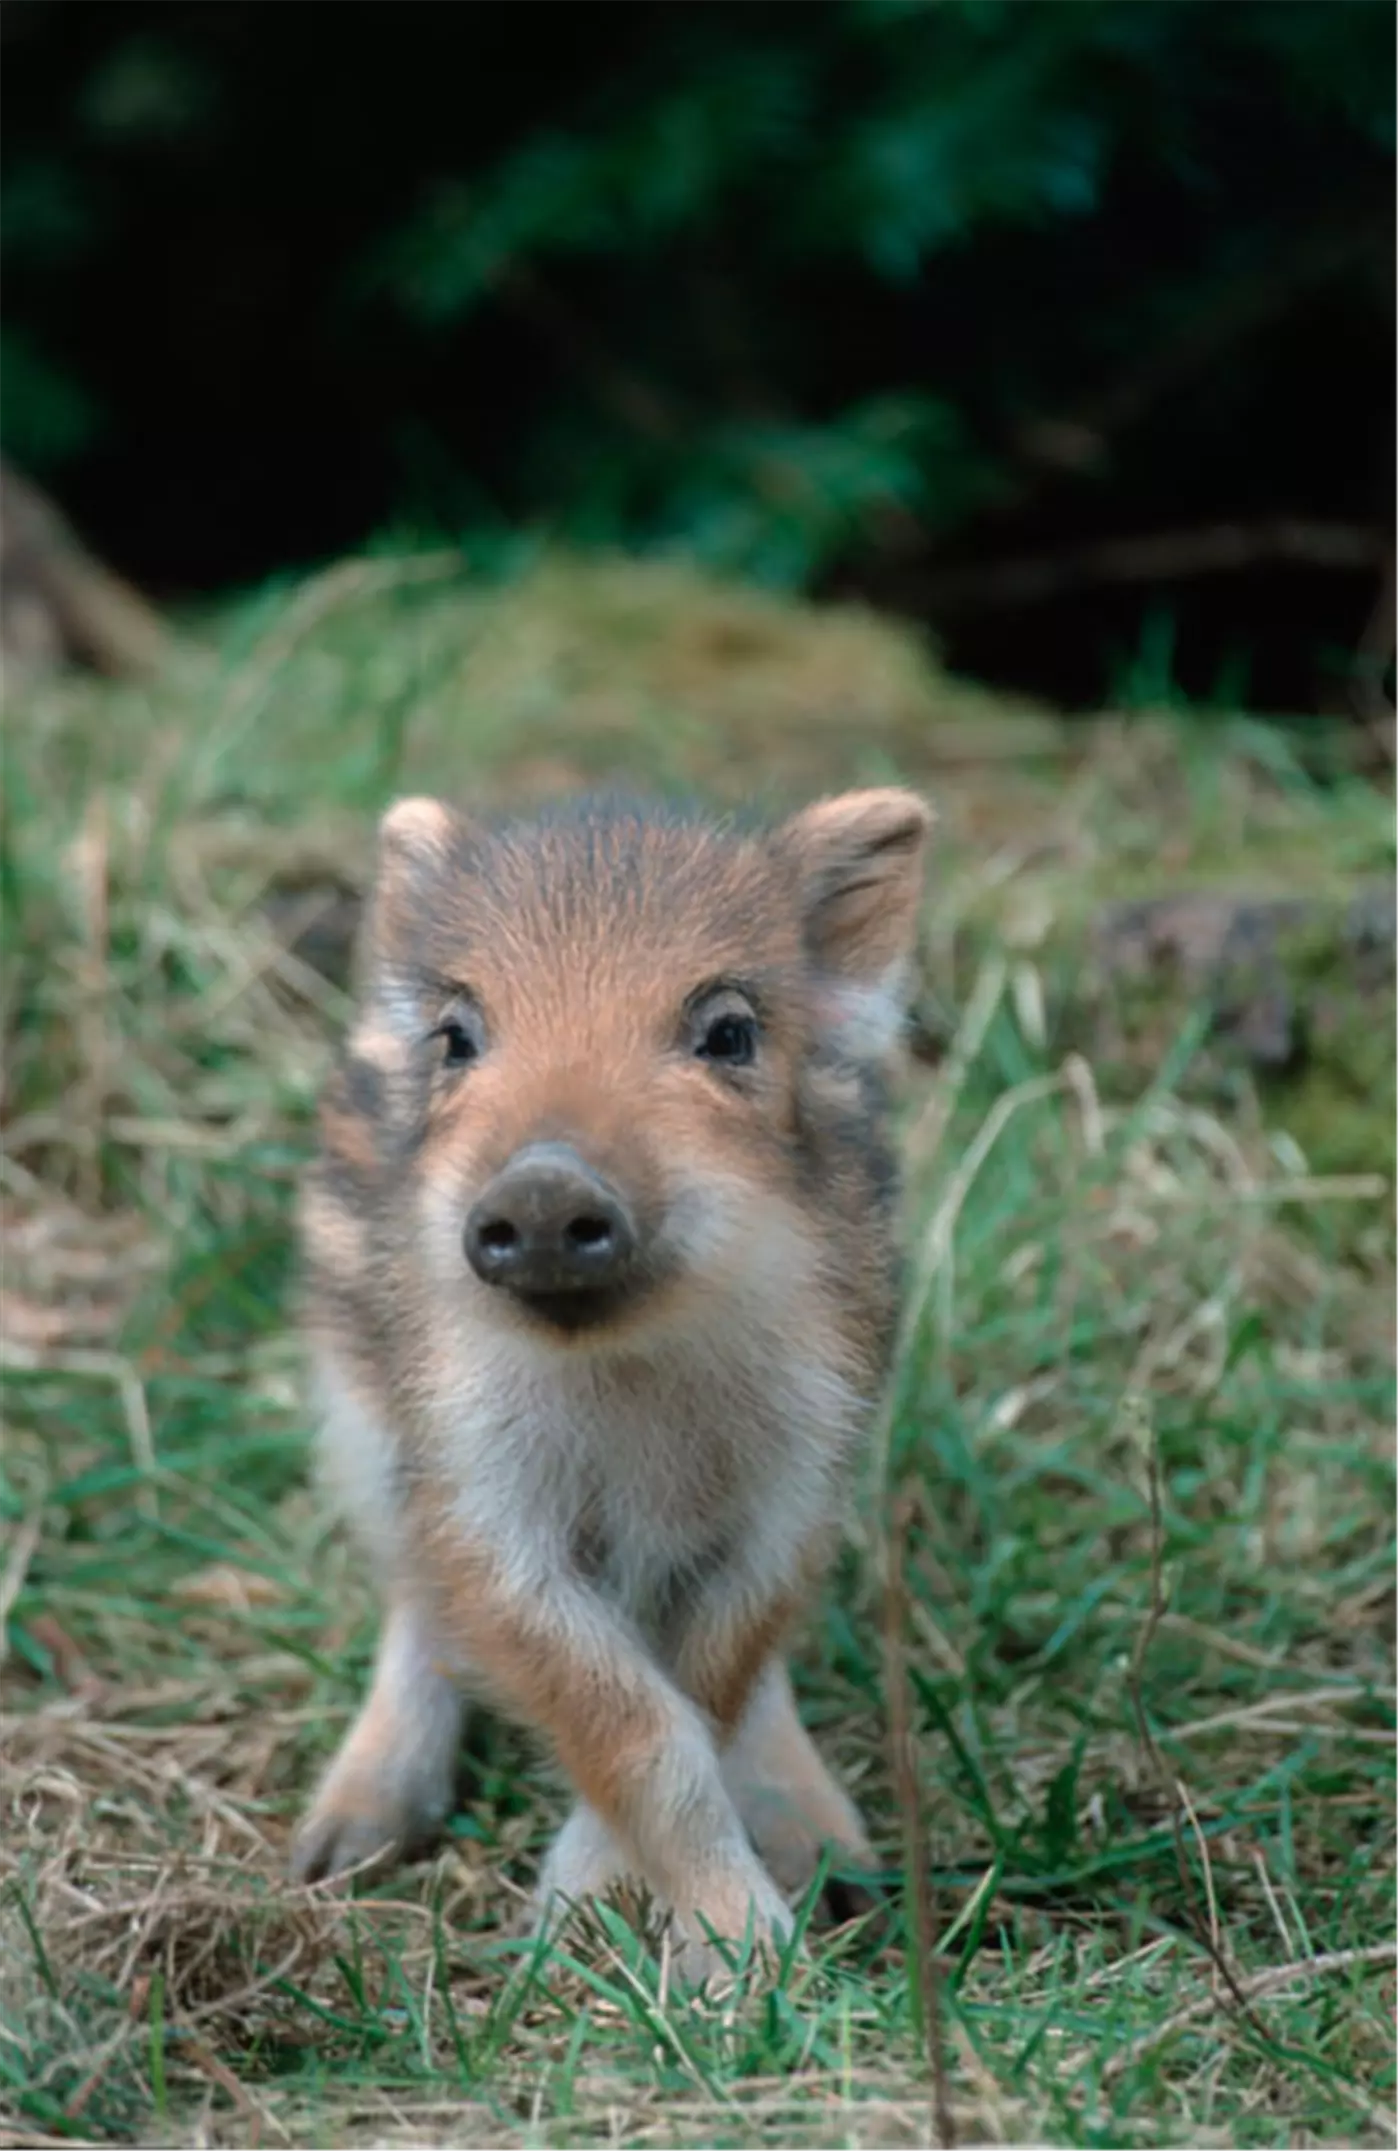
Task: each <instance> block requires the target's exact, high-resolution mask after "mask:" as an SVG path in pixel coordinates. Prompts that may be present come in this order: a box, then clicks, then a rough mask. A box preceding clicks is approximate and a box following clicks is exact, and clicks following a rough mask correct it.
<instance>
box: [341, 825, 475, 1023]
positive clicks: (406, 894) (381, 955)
mask: <svg viewBox="0 0 1398 2151" xmlns="http://www.w3.org/2000/svg"><path fill="white" fill-rule="evenodd" d="M464 835H465V824H464V823H463V821H462V819H461V817H460V816H459V815H458V814H456V813H455V812H453V810H452V809H451V808H450V807H448V806H444V805H443V804H442V802H441V800H439V799H398V800H395V801H394V803H393V805H392V806H391V807H389V808H388V810H387V811H386V812H385V813H384V814H383V815H382V816H381V817H380V820H379V828H378V846H377V856H376V859H375V862H374V885H373V888H372V890H371V892H370V896H369V901H368V904H367V905H366V907H365V915H364V926H363V931H362V934H361V936H360V943H359V973H360V978H361V982H362V984H364V985H366V986H371V985H372V984H373V983H374V982H375V981H376V980H377V979H379V978H380V976H381V975H382V974H383V973H384V972H385V971H386V970H387V971H393V970H395V969H397V968H398V966H399V965H400V964H401V963H402V961H403V959H404V958H405V957H406V956H407V954H408V952H409V951H410V949H411V948H412V946H413V943H414V941H415V939H416V934H415V929H416V928H418V927H419V926H420V923H421V920H422V918H423V916H424V914H425V913H429V912H430V910H431V907H432V895H431V886H432V883H433V881H434V880H435V878H436V876H437V874H438V873H439V872H440V870H441V869H442V868H443V867H444V866H446V865H447V864H448V863H449V861H450V859H451V856H452V853H453V852H454V851H455V850H456V849H457V848H458V847H459V845H460V843H461V841H462V839H463V837H464Z"/></svg>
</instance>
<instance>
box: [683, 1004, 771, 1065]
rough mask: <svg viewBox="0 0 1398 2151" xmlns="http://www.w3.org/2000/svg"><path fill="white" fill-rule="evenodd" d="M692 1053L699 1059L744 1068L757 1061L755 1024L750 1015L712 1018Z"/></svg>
mask: <svg viewBox="0 0 1398 2151" xmlns="http://www.w3.org/2000/svg"><path fill="white" fill-rule="evenodd" d="M696 1050H697V1052H698V1055H699V1058H700V1060H703V1061H721V1062H722V1063H723V1064H724V1065H725V1066H726V1067H729V1068H746V1067H748V1066H749V1065H750V1063H751V1062H752V1061H754V1060H755V1059H756V1058H757V1025H756V1023H755V1022H754V1020H753V1018H752V1017H751V1016H735V1015H731V1014H730V1015H726V1016H715V1017H714V1018H713V1019H712V1021H711V1022H709V1023H707V1024H706V1025H705V1026H704V1030H703V1032H702V1034H701V1036H700V1039H699V1044H698V1047H697V1049H696Z"/></svg>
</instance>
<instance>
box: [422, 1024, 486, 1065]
mask: <svg viewBox="0 0 1398 2151" xmlns="http://www.w3.org/2000/svg"><path fill="white" fill-rule="evenodd" d="M432 1035H433V1037H434V1038H435V1039H437V1040H438V1042H439V1043H440V1045H441V1048H442V1063H443V1066H444V1067H447V1068H465V1067H466V1066H467V1064H468V1063H469V1062H471V1061H473V1060H475V1059H476V1058H477V1056H478V1055H479V1053H480V1046H479V1045H478V1044H477V1042H476V1040H475V1038H474V1037H473V1036H472V1034H471V1032H470V1031H469V1030H468V1029H467V1027H466V1025H465V1024H464V1023H462V1022H461V1021H460V1020H459V1019H458V1018H457V1017H455V1016H449V1017H448V1018H447V1020H446V1022H445V1023H439V1024H438V1026H437V1028H436V1030H435V1031H434V1032H433V1033H432Z"/></svg>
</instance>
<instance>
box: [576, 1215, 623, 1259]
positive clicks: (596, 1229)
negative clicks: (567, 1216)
mask: <svg viewBox="0 0 1398 2151" xmlns="http://www.w3.org/2000/svg"><path fill="white" fill-rule="evenodd" d="M614 1237H615V1235H614V1233H613V1231H612V1227H611V1224H610V1222H609V1220H608V1219H607V1218H605V1217H575V1218H573V1219H572V1220H571V1221H570V1223H569V1224H568V1226H567V1227H566V1229H565V1231H564V1238H565V1239H566V1240H567V1242H568V1245H569V1246H570V1247H576V1248H577V1249H578V1250H579V1252H580V1253H582V1254H595V1253H598V1252H599V1251H600V1250H601V1249H602V1248H604V1247H610V1245H611V1243H612V1240H613V1238H614Z"/></svg>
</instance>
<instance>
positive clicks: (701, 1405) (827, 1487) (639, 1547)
mask: <svg viewBox="0 0 1398 2151" xmlns="http://www.w3.org/2000/svg"><path fill="white" fill-rule="evenodd" d="M465 1343H466V1340H463V1344H465ZM472 1362H473V1355H472V1354H471V1352H470V1350H469V1347H467V1348H466V1349H463V1351H462V1353H461V1357H460V1380H459V1385H453V1386H454V1387H455V1388H456V1397H455V1401H454V1408H453V1410H452V1412H451V1416H450V1419H449V1421H448V1420H444V1421H443V1423H442V1430H441V1431H442V1440H443V1443H444V1446H445V1449H446V1452H447V1454H448V1455H449V1457H450V1458H451V1462H452V1465H453V1467H454V1468H453V1471H452V1476H453V1478H454V1479H455V1480H456V1482H457V1484H458V1485H459V1487H460V1494H459V1497H458V1503H459V1508H460V1513H461V1515H462V1518H463V1522H465V1523H466V1524H468V1526H470V1527H471V1528H472V1529H475V1530H481V1529H484V1530H487V1531H491V1532H492V1534H494V1542H495V1543H496V1544H497V1545H500V1546H502V1547H503V1546H505V1545H507V1544H508V1545H510V1546H517V1547H518V1549H519V1558H520V1560H521V1562H522V1563H524V1564H525V1565H532V1563H533V1562H534V1561H536V1560H537V1559H539V1558H541V1557H542V1558H547V1559H564V1560H568V1561H570V1562H579V1563H587V1562H591V1564H592V1580H593V1581H594V1582H595V1583H596V1584H597V1586H598V1588H599V1589H602V1590H603V1591H604V1593H605V1595H606V1596H607V1597H609V1598H611V1599H613V1600H614V1601H615V1602H616V1603H618V1604H619V1605H621V1606H623V1607H624V1608H625V1609H626V1610H627V1611H628V1612H629V1613H631V1614H633V1615H634V1616H635V1617H636V1618H638V1619H644V1617H645V1615H646V1613H647V1610H648V1609H649V1608H650V1607H652V1606H653V1605H654V1603H655V1601H656V1599H657V1597H658V1596H660V1595H663V1593H664V1590H665V1589H666V1587H667V1585H668V1583H669V1581H670V1580H671V1579H673V1577H674V1576H675V1574H676V1572H677V1571H682V1570H686V1569H688V1570H693V1569H696V1568H702V1567H704V1566H706V1565H709V1564H713V1563H717V1564H718V1565H724V1564H725V1563H726V1562H727V1561H728V1560H730V1559H731V1558H732V1557H733V1555H734V1554H735V1553H736V1552H737V1550H738V1549H739V1547H740V1546H741V1544H742V1543H743V1541H744V1540H745V1539H746V1538H748V1537H749V1535H750V1534H751V1533H752V1532H753V1531H754V1529H756V1530H757V1531H759V1532H760V1533H761V1535H762V1537H763V1539H764V1540H765V1541H767V1542H768V1543H769V1545H771V1546H772V1548H773V1550H774V1551H775V1550H777V1549H778V1548H779V1547H780V1544H781V1542H782V1541H783V1540H784V1539H786V1538H787V1537H788V1535H790V1536H791V1537H792V1539H793V1542H799V1541H800V1540H801V1539H803V1538H804V1537H805V1536H806V1534H807V1533H808V1532H809V1531H810V1530H811V1528H812V1527H813V1526H814V1525H815V1524H817V1523H818V1522H819V1521H820V1520H821V1518H822V1517H823V1516H824V1515H825V1514H826V1513H828V1509H829V1505H830V1502H831V1499H832V1496H833V1492H834V1480H835V1474H836V1471H837V1469H838V1466H839V1464H840V1462H841V1461H842V1459H843V1458H844V1456H845V1455H846V1454H847V1452H848V1447H849V1442H850V1438H851V1434H852V1432H853V1431H854V1429H855V1427H856V1426H857V1424H858V1418H859V1413H858V1406H857V1402H856V1400H855V1398H854V1396H853V1393H852V1392H851V1390H850V1388H849V1386H848V1385H847V1383H846V1382H845V1381H844V1380H843V1379H842V1378H841V1376H840V1374H839V1373H838V1372H837V1371H836V1370H835V1369H834V1368H833V1367H830V1366H827V1365H821V1364H820V1363H819V1362H818V1361H810V1360H808V1361H805V1362H802V1361H799V1360H798V1359H797V1358H796V1357H795V1356H794V1355H792V1354H790V1353H789V1352H787V1351H784V1350H783V1349H782V1348H781V1346H780V1344H779V1342H778V1341H777V1340H775V1339H774V1338H773V1337H772V1336H771V1335H770V1334H765V1335H764V1334H755V1333H754V1332H753V1331H752V1330H751V1329H750V1328H749V1327H747V1326H746V1325H744V1324H743V1323H741V1322H737V1323H733V1324H731V1325H729V1326H728V1327H727V1329H726V1332H725V1333H723V1334H721V1335H720V1336H717V1337H715V1338H714V1339H712V1340H708V1339H705V1338H704V1337H703V1336H702V1335H701V1336H698V1337H695V1336H689V1337H677V1336H675V1335H674V1334H673V1333H672V1334H671V1335H669V1336H667V1337H664V1338H661V1339H657V1340H656V1342H655V1344H654V1345H653V1346H651V1347H650V1348H649V1349H645V1348H638V1349H636V1350H635V1351H632V1352H626V1353H622V1352H617V1353H606V1354H603V1353H598V1354H596V1355H593V1354H587V1353H576V1352H572V1353H559V1352H557V1351H556V1350H553V1349H550V1348H547V1347H544V1348H539V1347H535V1346H533V1345H532V1344H530V1343H529V1342H528V1341H527V1340H518V1341H517V1340H514V1339H510V1340H508V1341H506V1340H501V1339H498V1338H497V1339H495V1340H493V1341H492V1344H491V1346H490V1348H489V1349H488V1350H486V1351H484V1352H482V1353H481V1354H480V1356H479V1358H476V1359H475V1361H474V1364H473V1363H472Z"/></svg>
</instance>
